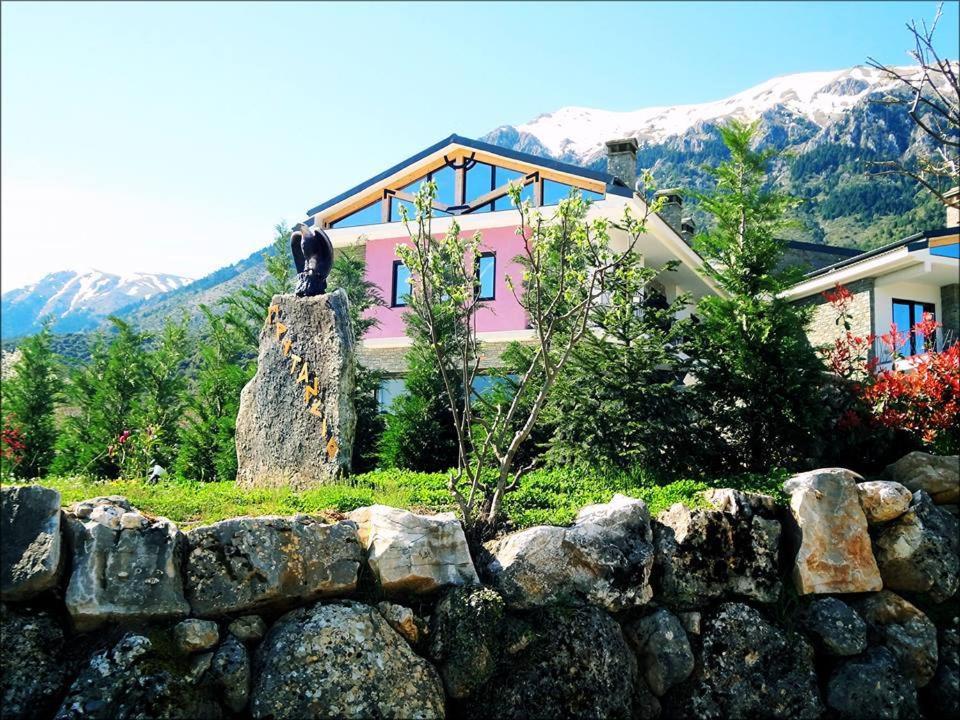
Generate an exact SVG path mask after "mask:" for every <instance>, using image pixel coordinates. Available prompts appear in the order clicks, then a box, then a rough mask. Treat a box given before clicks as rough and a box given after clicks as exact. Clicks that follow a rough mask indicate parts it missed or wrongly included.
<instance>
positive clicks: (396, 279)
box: [392, 262, 410, 307]
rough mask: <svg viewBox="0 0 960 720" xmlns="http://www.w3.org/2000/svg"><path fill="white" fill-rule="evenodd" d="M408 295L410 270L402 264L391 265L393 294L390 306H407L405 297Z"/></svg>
mask: <svg viewBox="0 0 960 720" xmlns="http://www.w3.org/2000/svg"><path fill="white" fill-rule="evenodd" d="M409 294H410V270H408V269H407V266H406V265H404V264H403V263H402V262H395V263H394V264H393V293H392V304H393V306H394V307H401V306H403V305H406V304H407V295H409Z"/></svg>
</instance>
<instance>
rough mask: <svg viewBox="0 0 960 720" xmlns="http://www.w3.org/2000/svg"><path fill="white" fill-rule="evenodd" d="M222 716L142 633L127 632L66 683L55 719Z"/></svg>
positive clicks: (202, 689)
mask: <svg viewBox="0 0 960 720" xmlns="http://www.w3.org/2000/svg"><path fill="white" fill-rule="evenodd" d="M221 716H222V710H221V708H220V705H219V703H217V701H216V700H215V699H214V697H213V693H212V692H211V691H210V690H209V689H208V688H206V687H205V686H203V685H200V684H195V683H194V682H192V681H191V679H190V678H189V675H188V671H187V667H186V666H184V667H178V666H177V665H176V664H175V661H174V660H173V658H171V657H167V656H164V655H162V654H161V653H160V652H158V651H157V649H156V648H155V647H154V643H153V642H152V641H151V640H150V639H149V638H147V637H145V636H143V635H136V634H127V635H125V636H124V637H123V638H121V640H120V641H119V642H118V643H116V644H115V645H113V646H112V647H110V648H108V649H106V650H103V651H102V652H98V653H96V654H95V655H94V656H93V657H92V658H91V659H90V661H89V663H88V664H87V665H86V667H85V668H84V669H83V670H82V671H81V673H80V675H79V676H78V677H77V678H76V680H74V681H73V683H72V684H71V685H70V689H69V690H68V691H67V695H66V697H65V698H64V699H63V703H62V704H61V705H60V709H59V710H58V711H57V714H56V716H55V717H56V720H80V719H81V718H83V719H84V720H128V719H129V720H135V719H136V720H139V719H140V718H161V719H165V718H171V719H172V718H178V719H179V718H182V719H183V720H188V719H190V720H206V719H207V718H209V719H210V720H216V719H217V718H220V717H221Z"/></svg>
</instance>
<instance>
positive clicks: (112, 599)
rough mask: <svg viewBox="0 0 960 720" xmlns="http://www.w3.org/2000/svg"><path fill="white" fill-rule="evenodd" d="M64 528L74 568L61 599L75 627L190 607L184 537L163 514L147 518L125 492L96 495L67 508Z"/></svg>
mask: <svg viewBox="0 0 960 720" xmlns="http://www.w3.org/2000/svg"><path fill="white" fill-rule="evenodd" d="M121 518H126V519H125V520H124V524H123V525H121ZM134 521H135V522H134ZM67 532H68V537H69V539H70V551H71V556H72V563H71V565H72V572H71V574H70V582H69V583H68V584H67V592H66V596H65V602H66V605H67V610H69V612H70V615H71V617H72V618H73V621H74V624H75V625H76V627H77V628H78V629H80V630H85V629H89V628H91V627H95V626H96V625H99V624H101V623H104V622H107V621H121V622H137V621H141V620H162V619H169V618H177V617H182V616H185V615H187V614H188V613H189V611H190V606H189V605H188V604H187V601H186V599H185V598H184V596H183V581H182V579H181V573H180V570H181V559H182V555H183V548H184V538H183V534H182V533H181V532H180V530H179V529H177V526H176V525H174V524H173V523H172V522H170V521H169V520H167V519H166V518H156V519H149V518H147V517H145V516H143V515H141V514H140V513H139V512H137V511H136V510H135V509H134V508H133V507H132V506H131V505H130V503H128V502H127V501H126V500H124V499H123V498H117V497H110V498H96V499H94V500H90V501H85V502H84V503H80V504H78V505H77V506H76V507H75V508H74V511H73V512H70V513H68V514H67Z"/></svg>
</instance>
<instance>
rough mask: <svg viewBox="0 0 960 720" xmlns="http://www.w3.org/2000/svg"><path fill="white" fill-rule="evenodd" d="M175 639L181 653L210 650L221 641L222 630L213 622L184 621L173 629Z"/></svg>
mask: <svg viewBox="0 0 960 720" xmlns="http://www.w3.org/2000/svg"><path fill="white" fill-rule="evenodd" d="M173 639H174V641H176V643H177V647H178V648H179V649H180V652H183V653H187V654H189V653H194V652H198V651H200V650H209V649H210V648H212V647H213V646H214V645H216V644H217V642H219V640H220V629H219V628H218V627H217V624H216V623H215V622H214V621H213V620H197V619H196V618H190V619H189V620H183V621H181V622H179V623H177V624H176V625H174V627H173Z"/></svg>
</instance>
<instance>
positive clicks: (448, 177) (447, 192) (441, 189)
mask: <svg viewBox="0 0 960 720" xmlns="http://www.w3.org/2000/svg"><path fill="white" fill-rule="evenodd" d="M430 178H431V179H432V180H433V181H434V182H435V183H436V184H437V197H436V200H437V202H440V203H443V204H444V205H456V204H457V199H456V197H454V194H453V190H454V183H455V181H456V172H455V171H454V169H453V168H452V167H442V168H440V169H439V170H435V171H434V172H433V173H432V174H431V176H430Z"/></svg>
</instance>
